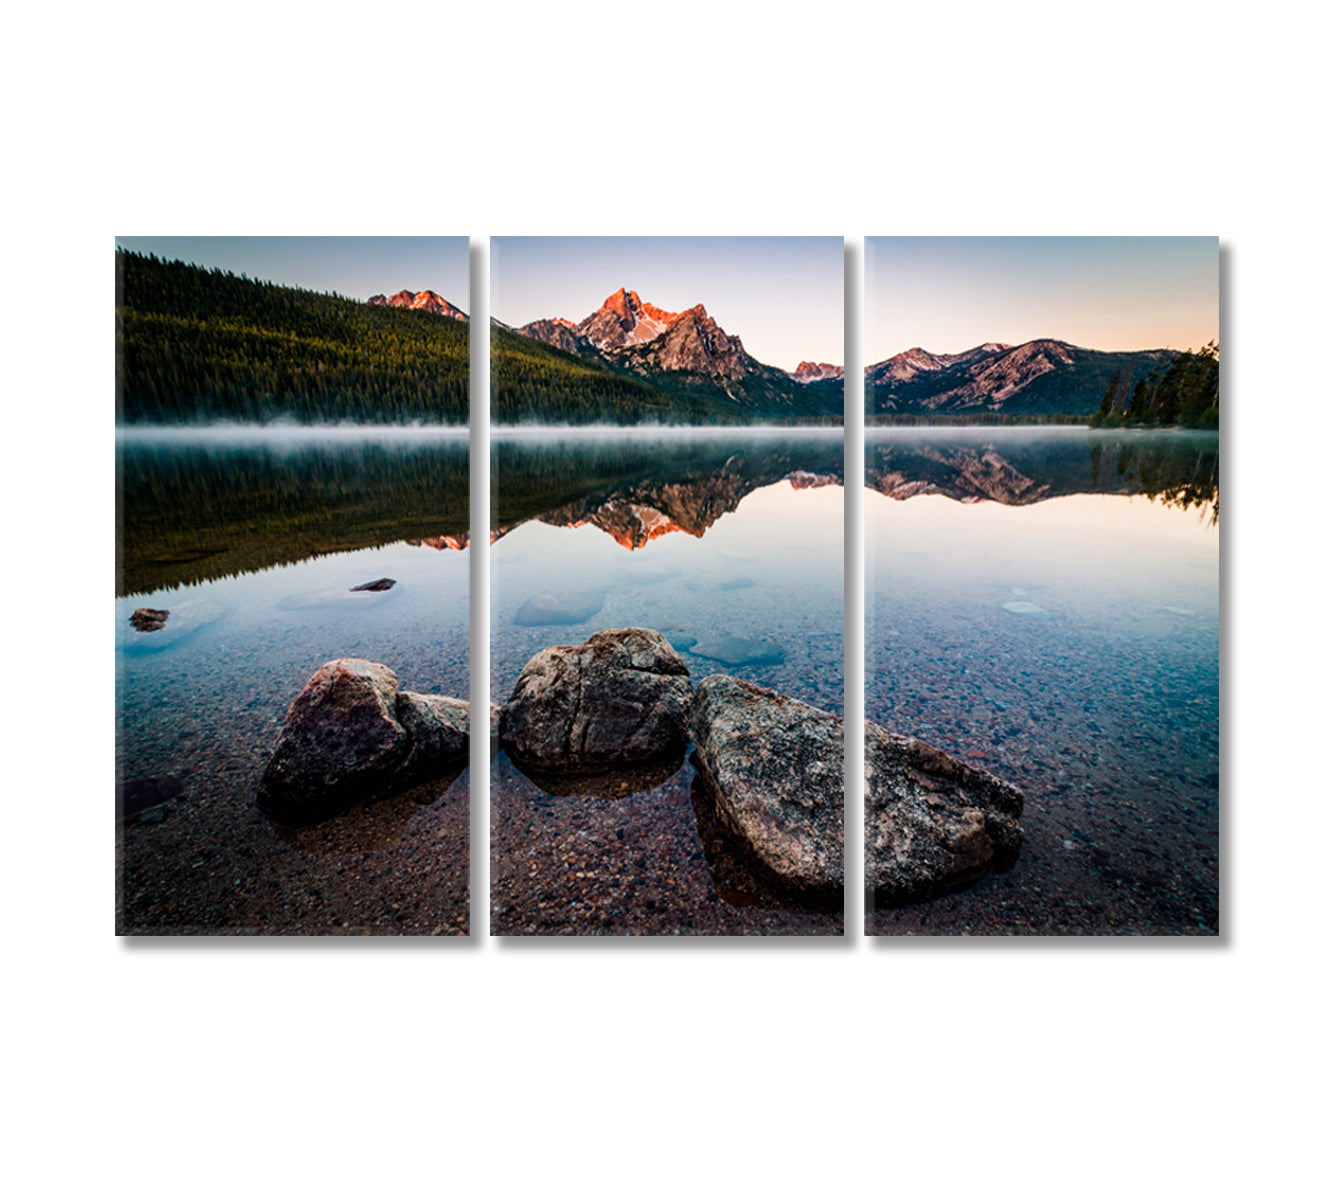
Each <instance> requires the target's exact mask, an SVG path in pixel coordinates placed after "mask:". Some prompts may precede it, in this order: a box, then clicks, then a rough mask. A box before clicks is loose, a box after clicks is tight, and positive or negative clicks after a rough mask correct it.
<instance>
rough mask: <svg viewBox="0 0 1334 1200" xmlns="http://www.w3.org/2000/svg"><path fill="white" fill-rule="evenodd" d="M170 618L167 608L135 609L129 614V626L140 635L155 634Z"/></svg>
mask: <svg viewBox="0 0 1334 1200" xmlns="http://www.w3.org/2000/svg"><path fill="white" fill-rule="evenodd" d="M169 616H171V609H169V608H136V609H135V610H134V612H132V613H131V614H130V624H131V625H133V626H134V627H135V628H136V629H137V630H138V631H139V632H140V633H156V632H157V630H159V629H161V628H162V626H164V625H165V624H166V623H167V618H168V617H169Z"/></svg>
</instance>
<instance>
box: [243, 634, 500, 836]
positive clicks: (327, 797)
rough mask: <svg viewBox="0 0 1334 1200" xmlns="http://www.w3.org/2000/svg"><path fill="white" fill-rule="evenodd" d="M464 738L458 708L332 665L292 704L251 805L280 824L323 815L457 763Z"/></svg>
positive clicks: (375, 668)
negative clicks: (254, 802)
mask: <svg viewBox="0 0 1334 1200" xmlns="http://www.w3.org/2000/svg"><path fill="white" fill-rule="evenodd" d="M491 707H492V709H494V708H495V706H494V705H492V706H491ZM498 719H499V714H498V713H496V712H493V713H492V720H493V722H494V721H498ZM468 732H469V709H468V703H467V701H465V700H454V699H450V698H449V697H446V696H421V695H417V694H415V693H413V692H400V691H399V690H398V677H397V675H395V674H394V672H393V671H391V670H390V669H389V668H388V667H386V666H384V665H383V664H381V663H373V662H368V661H367V660H366V659H364V658H340V659H336V660H334V661H333V662H329V663H325V664H324V666H322V667H321V668H320V669H319V670H318V671H316V672H315V674H314V675H312V676H311V678H310V680H309V682H307V684H306V686H305V687H304V688H303V689H302V690H301V694H300V695H298V696H297V698H296V699H295V700H294V701H292V706H291V707H290V708H289V709H288V710H287V717H286V719H285V720H284V721H283V727H282V730H281V731H280V732H279V734H278V741H277V744H276V745H275V746H274V748H273V753H272V754H271V755H270V756H269V761H268V763H267V765H266V766H265V768H264V772H263V774H262V775H261V777H260V781H259V792H258V796H257V799H258V802H259V805H260V807H261V808H262V809H264V810H265V811H266V812H268V813H270V814H272V815H273V816H276V817H279V818H281V819H283V820H289V821H297V822H300V821H309V820H318V819H320V818H323V817H326V816H331V815H333V814H334V813H338V812H341V811H342V810H344V809H346V808H350V807H351V806H352V805H353V804H355V803H357V802H359V801H362V800H367V799H371V798H373V797H375V796H378V795H381V794H384V793H387V792H391V791H394V790H397V789H401V788H403V787H406V786H408V785H409V784H410V783H412V782H413V781H415V780H417V779H420V778H423V777H425V776H427V775H429V774H431V773H433V772H440V771H443V770H444V769H445V768H446V767H448V766H450V765H451V764H453V763H457V762H459V761H461V760H463V759H464V758H466V757H467V753H468Z"/></svg>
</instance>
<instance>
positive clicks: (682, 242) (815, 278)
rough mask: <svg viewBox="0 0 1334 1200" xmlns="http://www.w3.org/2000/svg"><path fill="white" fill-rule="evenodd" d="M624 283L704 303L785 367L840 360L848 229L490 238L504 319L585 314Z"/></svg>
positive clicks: (661, 303) (496, 311)
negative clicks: (833, 232) (843, 232)
mask: <svg viewBox="0 0 1334 1200" xmlns="http://www.w3.org/2000/svg"><path fill="white" fill-rule="evenodd" d="M620 288H628V289H629V290H630V291H632V292H638V293H639V298H640V299H641V300H643V301H644V302H646V303H648V304H655V305H657V307H659V308H663V309H666V310H667V311H668V312H680V311H682V310H683V309H687V308H691V307H693V306H694V305H696V304H702V305H704V307H705V308H706V309H707V310H708V312H709V315H710V316H711V317H712V318H713V319H714V320H715V321H717V322H718V324H719V325H721V326H722V327H723V329H724V330H726V331H727V332H728V333H730V334H733V335H734V336H736V337H739V338H740V339H741V341H742V343H743V345H744V346H745V347H746V352H747V353H748V354H750V355H751V357H753V358H757V359H759V361H760V362H762V363H768V364H769V365H770V366H774V367H780V368H782V369H783V370H785V371H790V370H792V369H793V368H794V367H795V366H796V365H797V364H798V363H799V362H801V361H802V360H803V359H805V360H809V361H812V362H831V363H839V364H841V363H842V362H843V239H842V237H793V238H778V237H753V238H749V237H736V238H727V237H720V238H694V237H661V238H656V237H645V238H636V237H627V238H575V237H570V238H560V237H553V238H545V237H544V238H526V237H501V238H492V239H491V315H492V316H494V317H496V318H498V319H499V320H501V321H504V322H505V324H507V325H513V326H515V327H518V326H520V325H526V324H527V323H528V322H529V321H536V320H538V319H539V318H542V317H566V318H568V319H569V320H571V321H575V322H578V321H582V320H583V319H584V318H585V317H586V316H588V315H589V313H591V312H594V311H595V310H596V309H597V308H598V307H599V305H601V304H602V302H603V301H604V300H605V299H606V298H607V297H608V296H609V295H611V294H612V293H613V292H615V291H617V290H618V289H620Z"/></svg>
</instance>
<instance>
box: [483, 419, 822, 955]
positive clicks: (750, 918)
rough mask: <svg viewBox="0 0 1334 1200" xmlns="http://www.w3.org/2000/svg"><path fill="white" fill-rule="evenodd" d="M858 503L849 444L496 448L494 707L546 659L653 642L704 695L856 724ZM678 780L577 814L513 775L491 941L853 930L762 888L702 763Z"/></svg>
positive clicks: (499, 842)
mask: <svg viewBox="0 0 1334 1200" xmlns="http://www.w3.org/2000/svg"><path fill="white" fill-rule="evenodd" d="M842 483H843V435H842V430H828V431H815V432H803V433H801V434H799V435H796V436H794V435H793V434H791V433H786V432H785V433H777V432H772V433H764V432H759V431H749V430H748V431H741V432H723V433H719V432H718V431H675V432H663V433H658V434H652V433H649V434H645V433H644V432H643V431H625V432H610V431H607V432H590V433H584V434H578V433H569V434H564V433H562V434H553V433H540V434H539V433H533V432H529V433H508V434H507V433H505V432H503V431H493V443H492V450H491V488H492V524H493V535H492V536H493V539H494V540H493V544H492V547H491V563H490V572H491V575H490V578H491V689H492V699H493V700H495V701H496V702H497V703H504V702H505V701H506V700H507V699H508V698H509V695H510V692H511V691H512V689H513V686H514V682H515V679H516V678H517V677H518V674H519V672H520V671H521V670H522V668H523V666H524V664H525V663H526V662H527V661H528V659H529V658H531V657H532V655H533V654H535V653H536V652H537V651H539V650H541V649H542V648H544V647H546V646H551V645H574V644H578V643H579V642H582V641H584V640H585V639H586V638H587V637H588V636H589V635H590V634H592V633H594V632H596V631H598V630H600V629H608V628H621V627H628V626H645V627H648V628H651V629H657V630H659V631H661V632H662V633H663V634H664V635H665V636H667V637H668V638H669V639H670V640H671V641H672V642H673V644H674V645H676V646H677V648H678V649H679V650H680V651H681V654H682V657H683V659H684V660H685V662H686V664H687V666H688V667H689V668H690V673H691V677H692V679H693V680H694V681H695V682H698V681H699V680H701V679H703V678H704V677H706V676H708V675H711V674H714V673H719V672H721V673H726V674H731V675H736V676H739V677H741V678H743V679H747V680H751V681H753V682H755V683H758V684H761V685H763V686H765V687H769V688H774V689H776V690H778V691H780V692H784V693H786V694H788V695H792V696H795V697H797V698H799V699H801V700H805V701H807V702H808V703H811V704H814V705H816V706H818V707H820V708H823V709H825V710H827V711H830V712H837V713H841V712H842V704H843V487H842ZM660 776H661V777H659V778H648V779H643V778H639V779H632V778H628V777H624V778H620V779H616V778H611V779H607V780H604V781H602V782H601V784H600V785H599V786H598V787H597V788H596V789H594V790H595V791H596V793H597V794H595V795H589V794H587V792H588V789H587V788H586V787H585V788H584V789H583V792H584V794H575V795H561V794H559V792H560V791H561V790H562V789H561V788H560V787H559V786H558V785H555V784H553V782H552V781H550V780H544V781H543V783H542V784H539V783H537V782H534V781H533V780H530V779H528V778H526V777H525V776H524V775H523V774H522V773H520V772H519V771H518V770H517V769H516V768H515V767H514V766H513V765H512V764H511V763H510V762H509V761H508V759H507V758H506V756H505V755H504V754H501V755H499V756H498V757H497V759H496V760H495V763H494V764H493V770H492V787H491V845H492V865H491V879H492V896H491V903H492V932H493V933H520V934H521V933H530V934H531V933H540V934H552V933H557V934H558V933H802V934H809V933H817V934H818V933H837V932H840V931H841V928H842V914H841V912H838V913H830V912H818V911H812V910H805V909H802V908H801V907H800V906H794V905H793V904H792V903H791V902H790V901H788V900H786V899H784V898H783V897H781V896H776V895H774V894H773V893H772V892H770V891H769V890H768V889H767V887H766V886H765V885H764V883H763V882H762V881H760V880H756V879H754V878H753V877H751V876H750V875H749V872H748V871H747V869H746V868H745V865H744V864H743V863H741V862H740V861H739V860H737V858H736V856H735V854H734V853H733V852H732V851H731V849H730V847H729V845H728V844H727V843H726V841H725V840H724V839H722V838H721V836H720V835H719V834H718V832H717V830H716V829H715V828H714V827H713V823H712V820H711V818H710V817H709V816H708V814H707V811H706V809H705V807H704V805H703V802H702V797H701V796H700V795H699V793H698V792H697V791H695V792H694V793H693V794H692V785H693V784H694V779H695V771H694V768H693V767H692V766H690V765H689V763H688V761H687V758H683V760H682V762H681V763H680V764H679V766H677V767H676V768H675V769H672V768H669V769H667V770H666V771H665V772H661V773H660ZM543 785H545V786H543ZM571 786H573V785H571ZM575 790H576V791H579V790H580V789H578V788H576V789H575Z"/></svg>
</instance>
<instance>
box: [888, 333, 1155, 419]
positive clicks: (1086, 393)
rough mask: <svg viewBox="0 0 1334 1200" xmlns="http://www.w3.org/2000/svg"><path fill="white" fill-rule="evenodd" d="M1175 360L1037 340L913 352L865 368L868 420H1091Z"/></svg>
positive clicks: (1146, 352)
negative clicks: (890, 416) (984, 416)
mask: <svg viewBox="0 0 1334 1200" xmlns="http://www.w3.org/2000/svg"><path fill="white" fill-rule="evenodd" d="M1172 357H1173V354H1172V351H1170V350H1138V351H1105V350H1089V349H1086V348H1085V347H1082V346H1073V345H1071V344H1070V343H1069V342H1062V341H1057V340H1056V339H1054V338H1039V339H1037V340H1036V341H1032V342H1025V343H1024V344H1023V345H1021V346H1007V345H1005V344H1004V343H1002V342H985V343H983V344H982V345H980V346H974V347H973V348H972V349H971V350H965V351H964V352H963V353H961V354H933V353H932V352H930V351H928V350H924V349H922V348H921V347H920V346H916V347H914V348H913V349H911V350H905V351H903V352H902V353H900V354H895V355H893V356H892V357H891V358H887V359H884V360H883V361H881V362H878V363H874V364H872V365H871V366H869V367H867V368H866V371H865V374H866V405H867V412H868V413H870V414H873V415H874V414H879V413H900V414H910V415H937V416H966V415H978V414H980V413H1000V414H1004V415H1033V414H1038V415H1050V414H1061V413H1066V414H1070V415H1072V416H1084V415H1091V414H1093V413H1094V412H1096V411H1097V409H1098V405H1099V404H1100V403H1101V401H1102V399H1103V397H1104V396H1106V395H1107V394H1108V391H1109V389H1113V390H1115V391H1116V392H1117V393H1118V394H1119V392H1121V391H1128V390H1129V389H1132V388H1133V387H1134V385H1135V383H1136V382H1137V381H1138V380H1139V379H1142V378H1143V377H1144V376H1146V375H1147V374H1148V373H1149V372H1150V371H1152V370H1154V369H1155V368H1158V367H1161V366H1163V365H1164V364H1166V363H1167V362H1169V361H1170V360H1171V359H1172Z"/></svg>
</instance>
